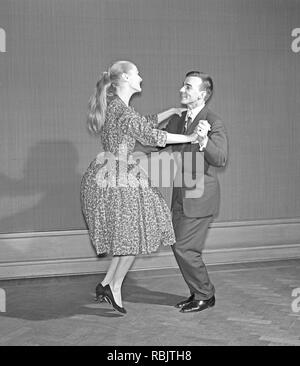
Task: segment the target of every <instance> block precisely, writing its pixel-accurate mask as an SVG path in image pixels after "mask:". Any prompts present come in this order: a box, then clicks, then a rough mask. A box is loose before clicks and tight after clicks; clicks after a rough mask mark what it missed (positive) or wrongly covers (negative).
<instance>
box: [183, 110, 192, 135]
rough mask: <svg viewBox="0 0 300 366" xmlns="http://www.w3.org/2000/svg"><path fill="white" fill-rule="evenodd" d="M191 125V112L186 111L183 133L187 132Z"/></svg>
mask: <svg viewBox="0 0 300 366" xmlns="http://www.w3.org/2000/svg"><path fill="white" fill-rule="evenodd" d="M191 123H192V116H191V112H190V111H188V112H187V114H186V120H185V124H184V132H185V133H186V131H187V130H188V128H189V126H190V124H191Z"/></svg>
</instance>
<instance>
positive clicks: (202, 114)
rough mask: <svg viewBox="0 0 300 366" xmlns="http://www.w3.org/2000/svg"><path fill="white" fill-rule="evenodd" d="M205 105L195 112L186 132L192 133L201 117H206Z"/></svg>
mask: <svg viewBox="0 0 300 366" xmlns="http://www.w3.org/2000/svg"><path fill="white" fill-rule="evenodd" d="M207 109H208V108H207V106H206V105H205V106H204V107H203V108H202V109H201V111H200V112H199V113H198V114H197V116H196V117H195V119H194V121H193V122H192V123H191V125H190V126H189V128H188V131H187V132H188V133H189V134H190V133H192V132H193V131H194V129H195V128H196V126H197V124H198V122H199V121H200V120H201V119H206V117H207Z"/></svg>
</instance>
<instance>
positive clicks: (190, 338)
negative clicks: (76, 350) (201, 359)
mask: <svg viewBox="0 0 300 366" xmlns="http://www.w3.org/2000/svg"><path fill="white" fill-rule="evenodd" d="M208 271H209V274H210V277H211V280H212V281H213V283H214V285H215V287H216V306H215V307H213V308H211V309H207V310H204V311H202V312H198V313H190V314H182V313H179V311H178V310H177V309H176V308H174V307H173V305H174V304H175V303H176V302H178V301H180V300H182V299H183V298H185V297H186V296H187V295H188V292H187V288H186V285H185V283H184V281H183V279H182V277H181V275H180V273H179V271H178V269H165V270H151V271H139V272H130V273H129V274H128V277H127V278H126V281H125V283H124V289H123V297H124V303H123V305H124V307H125V308H126V309H127V314H126V315H121V314H119V313H117V312H116V311H113V310H112V308H111V306H110V305H109V304H107V303H96V302H95V301H94V288H95V285H96V284H97V282H98V281H99V280H100V279H101V278H102V277H103V275H101V274H100V275H85V276H69V277H52V278H38V279H23V280H21V279H20V280H7V281H0V288H2V289H3V290H4V291H3V290H2V291H0V296H1V301H2V303H1V302H0V345H1V346H20V345H21V346H38V345H41V346H86V345H92V346H105V345H107V346H122V345H126V346H138V345H139V346H145V345H152V346H225V345H227V346H233V345H234V346H236V345H238V346H239V345H240V346H253V345H257V346H300V260H285V261H276V262H258V263H248V264H232V265H215V266H208ZM4 293H5V295H6V302H5V303H4ZM1 304H2V305H1ZM4 310H5V311H4Z"/></svg>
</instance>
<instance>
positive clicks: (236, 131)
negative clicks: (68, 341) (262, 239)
mask: <svg viewBox="0 0 300 366" xmlns="http://www.w3.org/2000/svg"><path fill="white" fill-rule="evenodd" d="M299 14H300V2H299V1H297V0H287V1H283V0H264V1H261V0H251V1H250V0H247V1H246V0H185V1H182V0H106V1H105V0H93V1H91V0H84V1H83V0H64V1H61V0H43V1H41V0H22V1H18V0H1V2H0V28H2V29H4V30H5V33H6V52H5V53H0V125H1V133H0V233H13V232H34V231H52V230H72V229H75V230H76V229H84V228H85V224H84V221H83V217H82V214H81V209H80V201H79V188H80V180H81V176H82V174H83V173H84V171H85V169H86V168H87V166H88V164H89V162H90V161H91V160H92V159H93V158H94V156H95V155H96V154H97V153H98V152H99V151H100V150H101V144H100V141H99V139H96V138H95V137H91V136H90V135H89V134H88V133H87V130H86V124H85V120H86V111H87V102H88V99H89V96H90V95H91V93H92V92H93V89H94V87H95V84H96V81H97V80H98V78H99V76H100V75H101V73H102V72H103V71H105V70H106V69H107V67H108V66H109V65H110V64H111V63H112V62H114V61H116V60H119V59H125V60H127V59H128V60H132V61H133V62H135V63H136V64H137V66H138V67H139V69H140V72H141V75H142V77H143V80H144V81H143V92H142V95H141V96H137V97H135V98H134V99H133V105H134V107H135V108H136V109H137V110H138V111H139V112H141V113H145V114H146V113H153V112H159V111H161V110H163V109H165V108H169V107H171V106H175V105H177V106H178V105H179V93H178V90H179V89H180V87H181V84H182V82H183V79H184V74H185V73H186V72H187V71H189V70H191V69H198V70H201V71H205V72H207V73H209V74H211V75H212V77H213V79H214V82H215V95H214V98H213V101H212V103H211V108H212V109H213V110H214V111H215V112H217V113H218V114H219V115H220V116H221V117H222V119H223V121H224V123H225V125H226V127H227V130H228V135H229V142H230V154H229V161H228V165H227V167H226V168H225V169H222V170H220V172H219V178H220V183H221V206H220V212H219V215H218V216H217V217H216V220H215V221H216V222H224V221H247V220H263V219H278V218H279V219H280V218H283V219H286V218H295V217H299V216H300V200H299V186H300V162H299V161H300V159H299V157H300V144H299V141H300V127H299V120H300V110H299V101H300V53H295V52H293V51H292V49H291V43H292V41H293V38H292V36H291V32H292V30H293V29H294V28H297V27H300V23H299ZM166 196H167V194H166Z"/></svg>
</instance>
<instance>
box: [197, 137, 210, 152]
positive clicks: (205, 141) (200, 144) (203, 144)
mask: <svg viewBox="0 0 300 366" xmlns="http://www.w3.org/2000/svg"><path fill="white" fill-rule="evenodd" d="M207 143H208V136H206V137H205V139H204V140H203V141H202V142H201V143H199V150H200V151H203V150H204V149H205V148H206V145H207Z"/></svg>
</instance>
